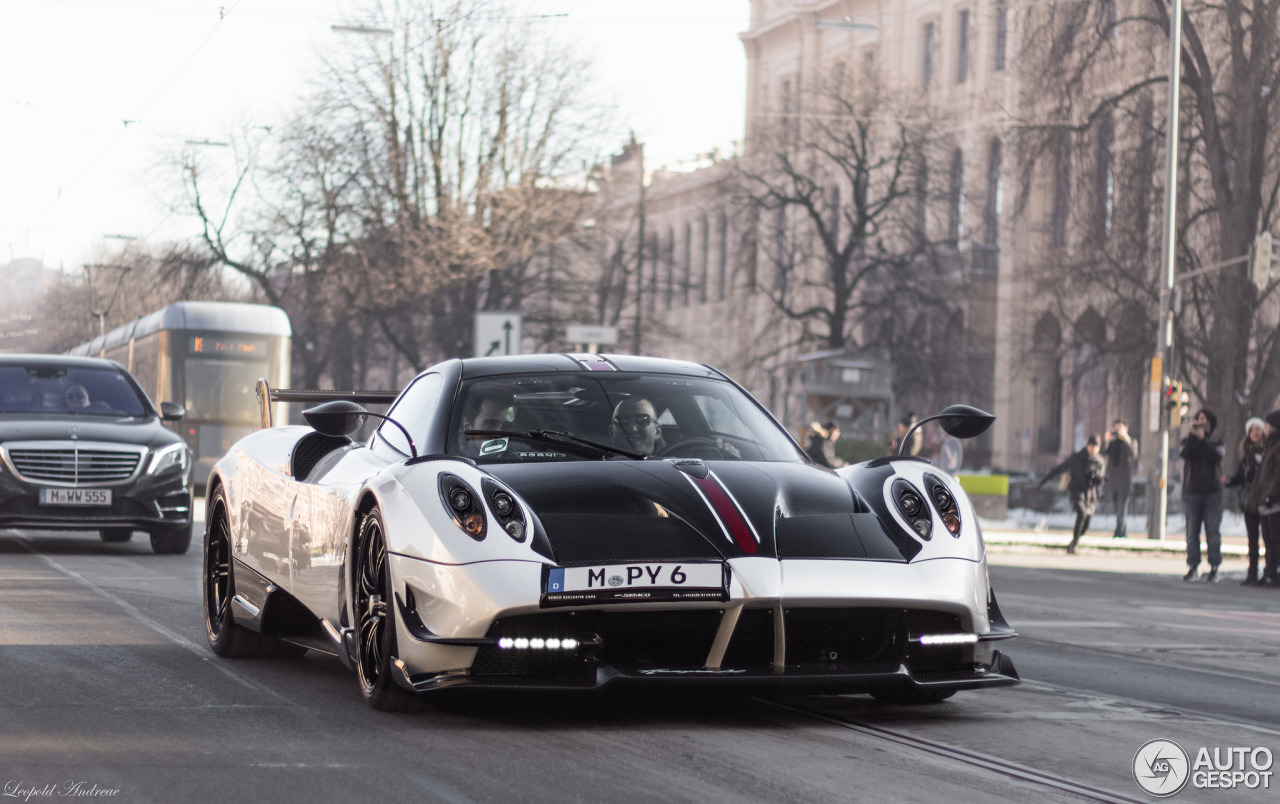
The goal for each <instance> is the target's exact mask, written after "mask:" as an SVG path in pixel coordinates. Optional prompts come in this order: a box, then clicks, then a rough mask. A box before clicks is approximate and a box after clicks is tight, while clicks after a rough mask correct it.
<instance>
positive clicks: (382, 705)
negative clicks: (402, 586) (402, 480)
mask: <svg viewBox="0 0 1280 804" xmlns="http://www.w3.org/2000/svg"><path fill="white" fill-rule="evenodd" d="M355 556H356V564H355V568H354V570H355V571H354V573H353V585H354V586H355V589H354V594H353V595H352V598H351V599H352V601H353V603H354V606H355V621H356V626H357V630H356V635H357V639H356V673H357V675H358V676H359V679H360V692H361V693H362V694H363V696H364V700H365V702H366V703H368V704H369V705H370V706H372V707H373V708H374V709H378V710H380V711H383V712H403V711H405V710H407V709H411V708H416V707H417V705H419V704H420V703H421V696H418V695H415V694H414V693H412V692H409V691H408V690H406V689H403V688H401V687H400V686H398V685H397V684H396V682H395V679H394V678H392V677H391V661H392V658H393V657H394V656H395V654H396V607H395V601H394V600H393V599H392V596H391V573H390V570H389V567H388V564H387V540H386V528H385V527H384V525H383V522H382V514H381V513H380V512H378V511H377V510H374V511H370V512H369V513H368V514H367V515H366V516H365V517H364V519H363V520H362V521H361V523H360V532H359V534H358V536H357V537H356V553H355Z"/></svg>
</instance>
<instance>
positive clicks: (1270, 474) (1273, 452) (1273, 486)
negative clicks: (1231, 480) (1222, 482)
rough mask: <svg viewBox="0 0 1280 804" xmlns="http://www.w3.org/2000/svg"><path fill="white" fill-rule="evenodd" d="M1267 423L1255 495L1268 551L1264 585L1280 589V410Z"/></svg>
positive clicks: (1263, 579)
mask: <svg viewBox="0 0 1280 804" xmlns="http://www.w3.org/2000/svg"><path fill="white" fill-rule="evenodd" d="M1263 419H1264V420H1265V421H1266V425H1267V442H1266V444H1267V445H1266V448H1265V449H1264V450H1263V452H1262V463H1261V464H1260V465H1259V466H1258V478H1257V480H1256V481H1255V487H1254V491H1253V493H1254V497H1255V498H1256V499H1257V502H1258V519H1259V520H1260V521H1259V526H1260V527H1259V529H1260V530H1261V532H1262V545H1263V548H1264V549H1265V550H1266V559H1265V562H1264V563H1263V569H1262V579H1261V583H1262V584H1263V585H1266V586H1271V587H1272V588H1276V587H1277V586H1280V579H1278V578H1277V571H1278V568H1280V410H1273V411H1271V412H1270V413H1268V414H1267V415H1266V416H1264V417H1263Z"/></svg>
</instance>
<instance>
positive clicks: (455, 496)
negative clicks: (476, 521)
mask: <svg viewBox="0 0 1280 804" xmlns="http://www.w3.org/2000/svg"><path fill="white" fill-rule="evenodd" d="M449 504H450V505H452V506H453V508H454V510H455V511H465V510H467V509H468V508H470V507H471V493H470V492H468V491H467V490H466V489H454V490H453V491H451V492H449Z"/></svg>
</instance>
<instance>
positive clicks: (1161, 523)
mask: <svg viewBox="0 0 1280 804" xmlns="http://www.w3.org/2000/svg"><path fill="white" fill-rule="evenodd" d="M1181 77H1182V0H1173V9H1172V16H1171V17H1170V18H1169V123H1168V144H1167V146H1166V148H1165V151H1166V160H1165V196H1164V243H1163V248H1162V257H1163V260H1164V264H1163V268H1164V281H1163V282H1162V283H1161V285H1160V311H1159V313H1160V314H1159V325H1160V326H1159V330H1160V331H1159V334H1158V335H1157V338H1158V342H1157V344H1156V356H1157V357H1159V358H1161V365H1162V366H1163V367H1164V371H1165V372H1166V376H1170V377H1172V374H1173V308H1172V304H1171V302H1172V300H1173V284H1174V276H1175V271H1176V263H1177V244H1178V232H1177V217H1178V94H1179V93H1178V89H1179V83H1180V81H1181ZM1156 494H1157V500H1158V503H1157V514H1156V526H1155V528H1154V531H1155V532H1154V533H1148V534H1147V537H1148V538H1151V539H1164V538H1165V528H1166V521H1165V520H1166V518H1167V516H1168V513H1169V411H1168V409H1167V408H1165V407H1164V406H1163V405H1162V406H1161V410H1160V476H1159V479H1158V485H1157V489H1156Z"/></svg>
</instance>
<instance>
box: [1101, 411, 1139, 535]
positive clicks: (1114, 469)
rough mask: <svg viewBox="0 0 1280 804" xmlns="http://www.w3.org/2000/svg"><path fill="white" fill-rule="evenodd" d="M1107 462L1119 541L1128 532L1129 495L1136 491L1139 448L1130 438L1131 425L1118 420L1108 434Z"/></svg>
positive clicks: (1110, 495)
mask: <svg viewBox="0 0 1280 804" xmlns="http://www.w3.org/2000/svg"><path fill="white" fill-rule="evenodd" d="M1102 454H1103V457H1105V458H1106V459H1107V487H1106V492H1107V496H1108V497H1110V498H1111V501H1112V502H1113V503H1115V506H1116V532H1115V538H1117V539H1123V538H1124V537H1125V536H1127V535H1129V533H1128V523H1127V522H1125V517H1127V516H1128V515H1129V493H1130V492H1131V491H1132V489H1133V465H1134V463H1135V462H1136V461H1137V458H1138V449H1137V445H1136V444H1134V443H1133V439H1132V438H1130V437H1129V423H1128V422H1126V421H1125V420H1124V419H1116V420H1115V422H1113V423H1112V425H1111V432H1109V433H1107V446H1106V447H1105V448H1104V449H1103V452H1102Z"/></svg>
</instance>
